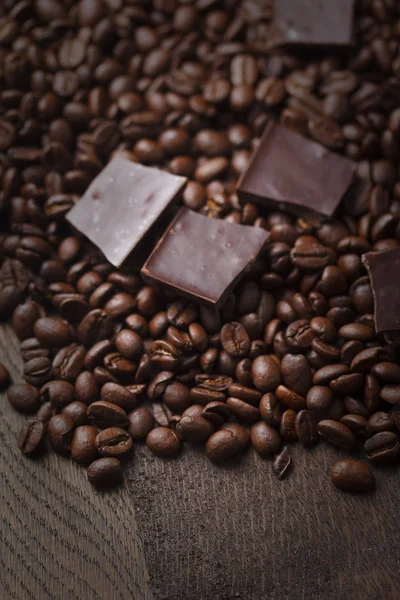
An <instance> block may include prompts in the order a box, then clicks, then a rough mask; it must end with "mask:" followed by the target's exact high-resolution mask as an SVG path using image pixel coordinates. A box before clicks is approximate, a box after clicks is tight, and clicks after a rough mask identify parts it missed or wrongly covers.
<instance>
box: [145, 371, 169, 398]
mask: <svg viewBox="0 0 400 600" xmlns="http://www.w3.org/2000/svg"><path fill="white" fill-rule="evenodd" d="M173 379H174V373H173V372H172V371H161V372H160V373H158V375H156V376H155V377H154V379H153V380H152V381H151V382H150V384H149V386H148V388H147V395H148V397H149V398H150V400H152V401H154V400H157V399H159V398H161V396H162V395H163V394H164V392H165V390H166V389H167V386H168V385H169V384H170V382H171V381H172V380H173Z"/></svg>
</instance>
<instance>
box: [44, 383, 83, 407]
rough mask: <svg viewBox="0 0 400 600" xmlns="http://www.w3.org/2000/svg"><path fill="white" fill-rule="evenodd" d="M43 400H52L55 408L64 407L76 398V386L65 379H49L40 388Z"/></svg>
mask: <svg viewBox="0 0 400 600" xmlns="http://www.w3.org/2000/svg"><path fill="white" fill-rule="evenodd" d="M40 396H41V399H42V401H43V402H51V405H52V406H53V407H54V408H63V406H67V404H70V402H73V401H74V400H75V390H74V386H73V385H71V384H70V383H68V381H65V380H63V379H55V380H53V381H48V382H47V383H45V384H44V386H43V387H42V388H41V389H40Z"/></svg>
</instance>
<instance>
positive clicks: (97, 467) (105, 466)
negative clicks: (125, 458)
mask: <svg viewBox="0 0 400 600" xmlns="http://www.w3.org/2000/svg"><path fill="white" fill-rule="evenodd" d="M87 476H88V480H89V481H90V483H92V484H93V485H95V486H97V487H114V486H116V485H118V484H119V483H121V481H122V471H121V463H120V461H119V459H118V458H98V459H97V460H95V461H94V462H92V464H91V465H89V467H88V470H87Z"/></svg>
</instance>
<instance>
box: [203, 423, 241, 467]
mask: <svg viewBox="0 0 400 600" xmlns="http://www.w3.org/2000/svg"><path fill="white" fill-rule="evenodd" d="M242 449H243V446H242V444H241V442H240V438H238V436H237V435H236V434H235V433H234V432H232V431H230V430H220V431H216V432H215V433H213V434H212V436H210V437H209V438H208V440H207V443H206V454H207V456H208V458H209V459H210V460H211V461H212V462H223V461H226V460H229V459H231V458H233V457H234V456H235V455H237V454H238V453H239V452H240V451H241V450H242Z"/></svg>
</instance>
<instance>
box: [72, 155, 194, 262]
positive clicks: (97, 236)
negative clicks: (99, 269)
mask: <svg viewBox="0 0 400 600" xmlns="http://www.w3.org/2000/svg"><path fill="white" fill-rule="evenodd" d="M185 182H186V178H185V177H178V176H176V175H171V174H170V173H166V172H164V171H161V170H160V169H155V168H152V167H145V166H143V165H140V164H138V163H134V162H131V161H129V160H126V159H125V158H120V157H117V158H114V160H112V161H111V162H110V163H109V164H108V165H107V166H106V167H105V168H104V169H103V170H102V171H101V173H100V174H99V175H98V176H97V177H96V178H95V179H94V180H93V181H92V183H91V184H90V186H89V187H88V189H87V190H86V192H85V194H84V195H83V197H82V199H81V200H80V201H79V202H78V203H77V204H76V205H75V206H74V207H73V208H72V209H71V210H70V211H69V213H68V215H67V219H68V221H69V222H70V223H71V224H72V225H73V226H74V227H76V229H78V231H80V232H81V233H83V234H84V235H86V237H88V238H89V239H90V240H91V241H92V242H93V243H94V244H95V245H96V246H97V247H98V248H100V250H101V251H102V252H103V254H104V255H105V257H106V258H107V259H108V260H109V261H110V262H111V263H112V264H113V265H114V266H115V267H119V266H120V265H121V264H122V263H123V262H124V260H125V259H126V258H127V257H128V255H129V254H130V253H131V252H132V250H134V249H135V248H137V247H138V246H139V244H141V243H142V242H143V241H144V238H145V237H146V235H147V234H148V233H149V231H150V229H151V228H152V227H153V226H154V225H155V223H156V222H157V221H158V220H159V218H160V217H161V216H162V215H163V213H164V212H165V211H166V210H167V208H168V207H169V206H170V205H171V204H172V203H173V201H174V200H175V198H176V197H177V195H178V194H179V192H180V191H181V189H182V187H183V185H184V184H185Z"/></svg>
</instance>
